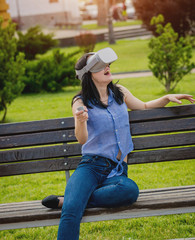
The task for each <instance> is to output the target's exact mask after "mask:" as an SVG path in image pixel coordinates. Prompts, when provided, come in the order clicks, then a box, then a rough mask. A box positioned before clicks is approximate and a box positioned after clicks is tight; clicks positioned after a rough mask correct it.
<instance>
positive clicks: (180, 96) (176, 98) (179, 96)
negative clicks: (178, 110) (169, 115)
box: [167, 94, 195, 104]
mask: <svg viewBox="0 0 195 240" xmlns="http://www.w3.org/2000/svg"><path fill="white" fill-rule="evenodd" d="M167 98H168V100H169V101H170V102H175V103H178V104H182V102H181V101H180V100H181V99H186V100H188V101H190V102H191V103H194V102H195V99H193V96H192V95H188V94H169V95H167Z"/></svg>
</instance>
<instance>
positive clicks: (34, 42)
mask: <svg viewBox="0 0 195 240" xmlns="http://www.w3.org/2000/svg"><path fill="white" fill-rule="evenodd" d="M17 34H18V43H17V45H18V46H17V49H18V51H19V52H23V53H24V54H25V58H26V59H28V60H32V59H35V56H36V54H43V53H45V52H47V51H48V50H49V49H51V48H53V47H55V46H57V44H58V41H57V40H55V39H53V34H44V33H43V32H42V31H41V28H40V26H35V27H32V28H29V29H28V31H27V33H25V34H24V33H22V32H20V31H18V32H17Z"/></svg>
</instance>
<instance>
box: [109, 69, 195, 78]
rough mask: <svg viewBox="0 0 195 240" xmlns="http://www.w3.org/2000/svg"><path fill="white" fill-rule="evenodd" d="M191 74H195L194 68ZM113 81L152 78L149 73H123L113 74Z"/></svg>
mask: <svg viewBox="0 0 195 240" xmlns="http://www.w3.org/2000/svg"><path fill="white" fill-rule="evenodd" d="M191 73H195V68H194V69H192V71H191ZM112 75H113V77H114V79H123V78H138V77H149V76H153V74H152V72H151V71H149V70H148V71H147V70H146V71H137V72H124V73H113V74H112Z"/></svg>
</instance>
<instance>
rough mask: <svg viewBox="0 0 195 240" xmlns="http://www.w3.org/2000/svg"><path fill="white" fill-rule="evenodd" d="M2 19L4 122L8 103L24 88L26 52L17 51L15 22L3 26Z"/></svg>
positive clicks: (0, 92) (0, 67)
mask: <svg viewBox="0 0 195 240" xmlns="http://www.w3.org/2000/svg"><path fill="white" fill-rule="evenodd" d="M2 22H3V20H2V19H0V111H4V114H3V118H2V122H4V121H5V117H6V114H7V108H8V105H9V104H11V102H12V101H13V100H14V99H15V98H16V97H18V95H19V94H20V93H21V92H22V90H23V88H24V83H23V82H22V79H21V78H22V76H23V74H24V71H25V68H24V63H25V60H24V54H23V53H17V40H16V38H15V37H14V36H15V27H16V26H15V24H13V23H11V22H9V24H8V25H7V27H5V28H3V26H2Z"/></svg>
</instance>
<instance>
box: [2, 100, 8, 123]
mask: <svg viewBox="0 0 195 240" xmlns="http://www.w3.org/2000/svg"><path fill="white" fill-rule="evenodd" d="M2 106H3V109H4V114H3V118H2V119H1V122H5V118H6V114H7V105H6V103H5V101H4V100H3V99H2Z"/></svg>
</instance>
